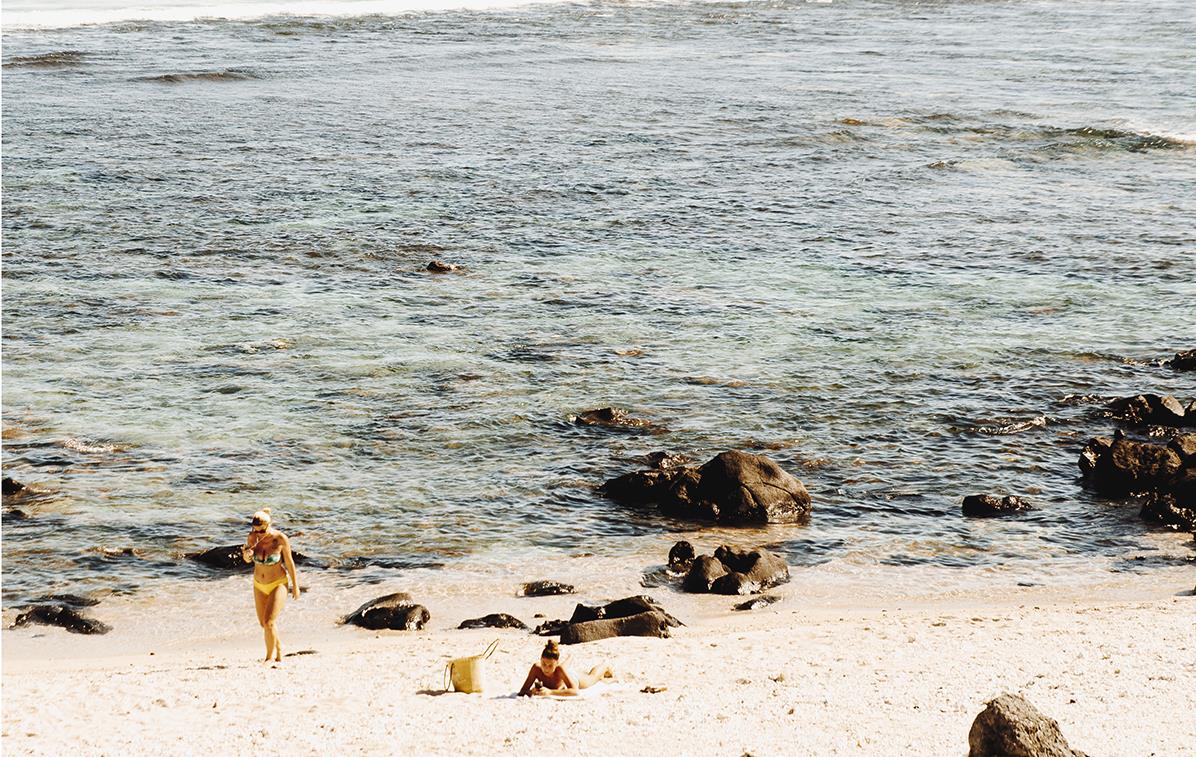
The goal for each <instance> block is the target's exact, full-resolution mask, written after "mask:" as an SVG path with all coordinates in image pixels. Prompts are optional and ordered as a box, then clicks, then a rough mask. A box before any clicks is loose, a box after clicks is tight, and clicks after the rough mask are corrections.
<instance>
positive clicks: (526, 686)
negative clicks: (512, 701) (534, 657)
mask: <svg viewBox="0 0 1196 757" xmlns="http://www.w3.org/2000/svg"><path fill="white" fill-rule="evenodd" d="M539 677H540V666H539V665H532V669H531V670H529V671H527V679H526V680H524V682H523V685H522V686H520V687H519V694H518V696H521V697H526V696H530V695H531V693H532V684H533V683H535V682H536V679H537V678H539Z"/></svg>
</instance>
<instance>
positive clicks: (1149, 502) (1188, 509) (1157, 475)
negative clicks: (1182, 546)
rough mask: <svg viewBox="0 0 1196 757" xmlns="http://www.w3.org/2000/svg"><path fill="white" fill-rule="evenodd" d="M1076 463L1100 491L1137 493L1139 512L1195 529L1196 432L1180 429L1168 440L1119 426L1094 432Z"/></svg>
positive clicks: (1164, 522)
mask: <svg viewBox="0 0 1196 757" xmlns="http://www.w3.org/2000/svg"><path fill="white" fill-rule="evenodd" d="M1079 466H1080V472H1081V473H1082V474H1083V476H1084V479H1085V480H1086V481H1087V482H1088V483H1089V484H1090V485H1091V486H1092V487H1093V488H1095V489H1096V490H1097V491H1099V492H1100V493H1101V494H1104V495H1107V496H1110V497H1124V496H1128V495H1137V496H1139V497H1141V499H1142V501H1143V505H1142V517H1143V518H1146V519H1147V520H1152V521H1157V522H1159V523H1163V524H1165V525H1168V526H1172V527H1174V528H1182V529H1184V530H1196V434H1179V435H1177V436H1175V437H1173V438H1172V439H1171V440H1170V441H1168V442H1167V443H1166V444H1153V443H1151V442H1143V441H1135V440H1132V439H1129V438H1127V437H1126V436H1125V435H1124V434H1122V433H1121V432H1117V433H1116V434H1114V436H1113V438H1112V439H1110V438H1108V437H1104V436H1102V437H1097V438H1095V439H1092V440H1090V441H1089V442H1088V443H1087V444H1086V445H1084V449H1083V451H1081V453H1080V460H1079Z"/></svg>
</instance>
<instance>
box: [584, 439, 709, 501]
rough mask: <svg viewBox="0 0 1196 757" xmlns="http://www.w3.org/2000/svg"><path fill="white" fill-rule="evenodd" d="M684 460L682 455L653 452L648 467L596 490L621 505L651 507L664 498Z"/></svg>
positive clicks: (685, 458) (682, 466) (685, 460)
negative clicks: (649, 466)
mask: <svg viewBox="0 0 1196 757" xmlns="http://www.w3.org/2000/svg"><path fill="white" fill-rule="evenodd" d="M688 461H689V459H688V458H687V457H685V456H684V455H675V454H670V453H668V452H653V453H652V454H651V455H649V456H648V464H649V465H651V466H652V467H651V468H649V469H648V470H642V471H632V472H631V473H624V474H623V475H622V476H618V477H616V478H612V479H611V480H609V481H607V482H606V483H604V484H603V485H602V486H601V487H599V491H601V492H602V493H603V494H605V495H606V496H608V497H610V498H611V499H613V500H615V501H616V502H622V503H623V504H625V505H636V506H640V505H651V504H655V503H657V502H660V501H662V500H663V499H664V498H665V497H667V496H668V494H669V489H670V488H671V487H672V486H673V481H674V480H675V479H676V478H677V474H678V473H680V472H681V471H682V470H685V468H684V465H685V463H686V462H688Z"/></svg>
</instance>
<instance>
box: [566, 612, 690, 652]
mask: <svg viewBox="0 0 1196 757" xmlns="http://www.w3.org/2000/svg"><path fill="white" fill-rule="evenodd" d="M613 636H655V637H657V638H661V639H666V638H668V636H669V619H668V617H667V616H666V615H664V614H663V613H659V612H641V613H639V614H638V615H629V616H628V617H626V618H612V619H609V620H591V621H587V622H585V623H570V624H569V625H567V626H565V627H564V628H562V629H561V643H562V644H582V643H584V642H587V641H598V640H599V639H609V638H611V637H613Z"/></svg>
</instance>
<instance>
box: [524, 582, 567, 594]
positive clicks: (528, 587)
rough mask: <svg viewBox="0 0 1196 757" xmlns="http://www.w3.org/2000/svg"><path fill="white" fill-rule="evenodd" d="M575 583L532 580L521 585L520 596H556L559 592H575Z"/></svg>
mask: <svg viewBox="0 0 1196 757" xmlns="http://www.w3.org/2000/svg"><path fill="white" fill-rule="evenodd" d="M573 593H574V588H573V584H566V583H561V582H560V581H532V582H531V583H526V584H524V585H523V586H520V587H519V591H517V592H516V593H515V596H518V597H555V596H557V595H559V594H573Z"/></svg>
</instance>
